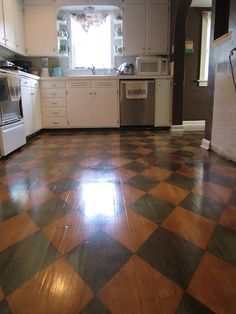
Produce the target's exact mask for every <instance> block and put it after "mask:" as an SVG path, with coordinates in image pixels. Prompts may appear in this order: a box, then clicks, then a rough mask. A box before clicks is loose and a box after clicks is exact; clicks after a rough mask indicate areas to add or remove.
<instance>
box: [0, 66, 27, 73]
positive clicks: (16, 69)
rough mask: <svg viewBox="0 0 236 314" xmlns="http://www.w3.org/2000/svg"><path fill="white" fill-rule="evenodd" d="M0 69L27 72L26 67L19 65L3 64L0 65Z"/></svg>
mask: <svg viewBox="0 0 236 314" xmlns="http://www.w3.org/2000/svg"><path fill="white" fill-rule="evenodd" d="M0 69H3V70H8V71H22V72H26V73H28V71H27V70H26V69H24V68H22V67H19V66H17V65H3V66H0Z"/></svg>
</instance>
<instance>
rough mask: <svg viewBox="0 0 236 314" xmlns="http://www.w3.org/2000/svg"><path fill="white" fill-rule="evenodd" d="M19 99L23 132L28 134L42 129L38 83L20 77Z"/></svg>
mask: <svg viewBox="0 0 236 314" xmlns="http://www.w3.org/2000/svg"><path fill="white" fill-rule="evenodd" d="M21 100H22V107H23V117H24V123H25V133H26V136H29V135H31V134H33V133H35V132H37V131H39V130H41V129H42V118H41V106H40V93H39V83H38V81H37V80H35V79H29V78H22V79H21Z"/></svg>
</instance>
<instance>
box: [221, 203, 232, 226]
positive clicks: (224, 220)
mask: <svg viewBox="0 0 236 314" xmlns="http://www.w3.org/2000/svg"><path fill="white" fill-rule="evenodd" d="M220 224H221V225H223V226H225V227H229V228H232V229H234V230H236V207H232V206H230V205H228V206H225V208H224V211H223V214H222V216H221V218H220Z"/></svg>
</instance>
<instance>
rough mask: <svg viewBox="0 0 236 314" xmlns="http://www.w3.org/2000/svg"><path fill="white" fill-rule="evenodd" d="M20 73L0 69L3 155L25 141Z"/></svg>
mask: <svg viewBox="0 0 236 314" xmlns="http://www.w3.org/2000/svg"><path fill="white" fill-rule="evenodd" d="M20 98H21V94H20V75H19V74H18V72H17V71H15V72H14V71H12V72H8V71H0V154H1V156H5V155H7V154H9V153H11V152H12V151H14V150H15V149H17V148H19V147H20V146H22V145H24V144H25V143H26V137H25V128H24V120H23V113H22V107H21V99H20Z"/></svg>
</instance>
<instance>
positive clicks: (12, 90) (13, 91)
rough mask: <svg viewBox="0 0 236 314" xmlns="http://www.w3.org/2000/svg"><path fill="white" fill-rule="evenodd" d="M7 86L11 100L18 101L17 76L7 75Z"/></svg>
mask: <svg viewBox="0 0 236 314" xmlns="http://www.w3.org/2000/svg"><path fill="white" fill-rule="evenodd" d="M7 84H8V90H9V95H10V98H11V100H12V101H19V100H20V97H21V90H20V77H19V76H17V75H8V76H7Z"/></svg>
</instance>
